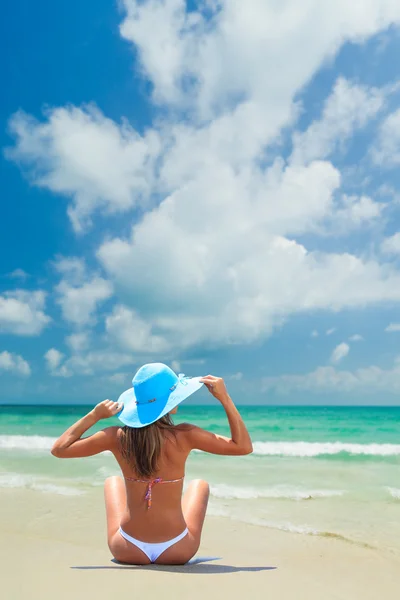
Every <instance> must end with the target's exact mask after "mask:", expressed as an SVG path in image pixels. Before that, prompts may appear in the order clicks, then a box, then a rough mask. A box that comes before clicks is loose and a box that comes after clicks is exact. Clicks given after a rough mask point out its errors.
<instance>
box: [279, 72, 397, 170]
mask: <svg viewBox="0 0 400 600" xmlns="http://www.w3.org/2000/svg"><path fill="white" fill-rule="evenodd" d="M384 97H385V93H384V91H383V90H378V89H376V88H367V87H365V86H362V85H358V84H355V83H352V82H350V81H347V80H346V79H344V78H343V77H340V78H339V79H338V80H337V81H336V83H335V86H334V88H333V91H332V94H331V96H329V98H328V99H327V100H326V102H325V106H324V109H323V112H322V116H321V118H320V120H318V121H314V122H313V123H312V124H311V125H310V126H309V127H308V129H307V130H306V131H304V132H301V133H300V132H295V133H294V134H293V151H292V156H291V158H290V160H291V162H294V163H300V164H306V163H309V162H311V161H312V160H314V159H316V158H324V157H326V156H329V155H330V154H331V153H332V152H333V151H334V150H335V149H336V148H337V147H338V146H339V145H340V144H343V142H344V141H346V140H347V139H348V138H350V136H351V135H352V134H353V133H354V131H355V130H357V129H359V128H362V127H364V126H365V125H367V123H368V122H369V121H370V120H371V118H373V117H374V116H375V115H377V113H378V112H379V111H380V110H381V109H382V108H383V106H384Z"/></svg>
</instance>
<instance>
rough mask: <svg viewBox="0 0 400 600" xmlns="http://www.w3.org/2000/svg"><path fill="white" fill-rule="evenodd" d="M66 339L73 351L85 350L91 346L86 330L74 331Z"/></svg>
mask: <svg viewBox="0 0 400 600" xmlns="http://www.w3.org/2000/svg"><path fill="white" fill-rule="evenodd" d="M65 341H66V343H67V345H68V346H69V347H70V348H71V350H72V351H73V352H75V353H79V352H83V351H84V350H87V348H88V347H89V334H88V333H84V332H79V333H72V334H71V335H69V336H67V337H66V338H65Z"/></svg>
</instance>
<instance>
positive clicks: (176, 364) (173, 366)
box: [171, 360, 181, 373]
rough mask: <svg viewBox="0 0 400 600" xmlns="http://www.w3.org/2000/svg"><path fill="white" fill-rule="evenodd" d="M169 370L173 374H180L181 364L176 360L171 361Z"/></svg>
mask: <svg viewBox="0 0 400 600" xmlns="http://www.w3.org/2000/svg"><path fill="white" fill-rule="evenodd" d="M171 369H172V370H173V371H175V373H180V371H181V363H180V362H179V361H178V360H173V361H172V363H171Z"/></svg>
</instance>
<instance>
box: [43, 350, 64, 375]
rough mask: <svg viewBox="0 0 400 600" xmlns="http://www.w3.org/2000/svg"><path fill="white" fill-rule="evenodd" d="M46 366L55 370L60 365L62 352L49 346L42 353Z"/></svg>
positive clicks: (62, 356) (62, 357)
mask: <svg viewBox="0 0 400 600" xmlns="http://www.w3.org/2000/svg"><path fill="white" fill-rule="evenodd" d="M44 358H45V361H46V364H47V368H48V369H49V370H50V371H55V370H56V369H58V367H59V366H60V364H61V362H62V361H63V359H64V354H63V353H62V352H60V351H59V350H57V349H56V348H50V350H48V351H47V352H46V354H45V355H44Z"/></svg>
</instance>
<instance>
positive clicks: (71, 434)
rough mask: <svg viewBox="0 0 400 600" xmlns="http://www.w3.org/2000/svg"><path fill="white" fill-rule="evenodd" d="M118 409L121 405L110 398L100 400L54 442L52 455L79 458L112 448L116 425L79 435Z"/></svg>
mask: <svg viewBox="0 0 400 600" xmlns="http://www.w3.org/2000/svg"><path fill="white" fill-rule="evenodd" d="M120 410H121V406H120V405H119V404H118V403H117V402H112V400H104V402H100V404H98V405H97V406H96V407H95V408H94V409H93V410H91V411H90V412H89V413H88V414H87V415H85V416H84V417H83V418H82V419H79V421H77V422H76V423H74V425H71V427H69V429H67V431H65V432H64V433H63V434H62V435H61V436H60V437H59V438H58V440H57V441H56V442H54V444H53V447H52V449H51V453H52V455H53V456H56V457H57V458H80V457H83V456H93V455H94V454H99V452H104V450H112V448H113V443H114V441H115V439H116V431H117V430H118V427H107V428H106V429H103V430H102V431H98V432H97V433H94V434H93V435H91V436H89V437H86V438H81V436H82V435H83V434H84V433H85V431H87V430H88V429H90V427H92V426H93V425H94V424H95V423H97V422H98V421H100V420H101V419H108V418H109V417H113V416H114V415H116V414H117V413H118V412H119V411H120Z"/></svg>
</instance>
